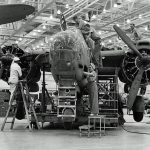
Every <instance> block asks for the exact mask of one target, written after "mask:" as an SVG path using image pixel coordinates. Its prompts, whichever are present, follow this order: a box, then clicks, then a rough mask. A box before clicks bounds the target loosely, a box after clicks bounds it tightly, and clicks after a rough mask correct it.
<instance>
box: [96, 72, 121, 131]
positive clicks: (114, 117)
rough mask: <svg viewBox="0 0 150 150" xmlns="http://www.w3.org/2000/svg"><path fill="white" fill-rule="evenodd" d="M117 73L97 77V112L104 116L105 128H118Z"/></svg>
mask: <svg viewBox="0 0 150 150" xmlns="http://www.w3.org/2000/svg"><path fill="white" fill-rule="evenodd" d="M117 77H118V76H117V71H115V74H113V75H99V76H98V82H97V84H98V97H99V112H100V114H101V115H105V116H106V127H107V128H112V127H113V128H114V127H117V126H118V98H119V97H118V96H119V95H118V94H119V89H118V80H117Z"/></svg>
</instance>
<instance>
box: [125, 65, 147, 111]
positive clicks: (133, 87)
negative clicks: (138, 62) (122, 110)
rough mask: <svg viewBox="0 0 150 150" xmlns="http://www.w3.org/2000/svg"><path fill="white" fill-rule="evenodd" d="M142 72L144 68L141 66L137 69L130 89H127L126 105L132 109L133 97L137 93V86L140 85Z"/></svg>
mask: <svg viewBox="0 0 150 150" xmlns="http://www.w3.org/2000/svg"><path fill="white" fill-rule="evenodd" d="M143 73H144V68H143V67H141V68H140V69H139V71H138V73H137V75H136V77H135V79H134V81H133V82H132V85H131V89H130V91H129V97H128V102H127V107H128V109H129V110H131V109H132V106H133V103H134V101H135V98H136V96H137V93H138V90H139V87H140V84H141V79H142V76H143Z"/></svg>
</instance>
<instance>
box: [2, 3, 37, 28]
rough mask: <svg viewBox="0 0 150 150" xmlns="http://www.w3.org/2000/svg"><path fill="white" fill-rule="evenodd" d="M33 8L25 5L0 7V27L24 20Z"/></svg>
mask: <svg viewBox="0 0 150 150" xmlns="http://www.w3.org/2000/svg"><path fill="white" fill-rule="evenodd" d="M34 11H35V8H34V7H33V6H30V5H25V4H10V5H0V25H1V24H7V23H11V22H15V21H19V20H22V19H25V18H26V16H28V15H30V14H32V13H33V12H34Z"/></svg>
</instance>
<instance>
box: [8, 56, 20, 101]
mask: <svg viewBox="0 0 150 150" xmlns="http://www.w3.org/2000/svg"><path fill="white" fill-rule="evenodd" d="M19 62H20V59H19V58H18V57H14V59H13V61H12V63H11V66H10V77H9V80H8V83H9V86H10V92H11V95H10V100H11V99H12V96H13V94H14V92H15V89H16V86H17V84H18V82H19V78H20V77H21V76H22V71H21V67H20V66H19ZM15 103H16V102H15V101H14V104H15ZM9 104H10V103H9Z"/></svg>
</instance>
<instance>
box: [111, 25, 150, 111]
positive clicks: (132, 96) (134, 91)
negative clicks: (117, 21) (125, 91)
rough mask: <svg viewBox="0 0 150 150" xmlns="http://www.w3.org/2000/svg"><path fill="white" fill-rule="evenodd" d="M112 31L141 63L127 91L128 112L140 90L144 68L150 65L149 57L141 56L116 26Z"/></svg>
mask: <svg viewBox="0 0 150 150" xmlns="http://www.w3.org/2000/svg"><path fill="white" fill-rule="evenodd" d="M113 28H114V30H115V31H116V32H117V34H118V35H119V37H120V38H121V39H122V40H123V42H124V43H125V44H127V46H128V47H129V48H130V49H131V50H132V51H133V52H134V53H135V54H136V55H137V56H138V57H139V60H140V61H141V63H142V65H141V66H140V67H139V71H138V73H137V75H136V77H135V78H134V81H133V82H132V85H131V89H130V91H129V97H128V103H127V107H128V109H129V110H131V109H132V106H133V104H134V101H135V99H136V96H137V93H138V90H139V88H140V84H141V80H142V76H143V73H144V67H146V66H147V65H149V63H150V57H148V56H143V55H142V54H141V53H140V52H139V51H138V49H137V47H136V46H135V45H134V44H133V42H132V40H131V39H130V38H129V37H128V36H127V35H126V34H125V33H124V32H123V31H122V30H121V29H120V28H119V27H118V26H116V25H114V26H113Z"/></svg>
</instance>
